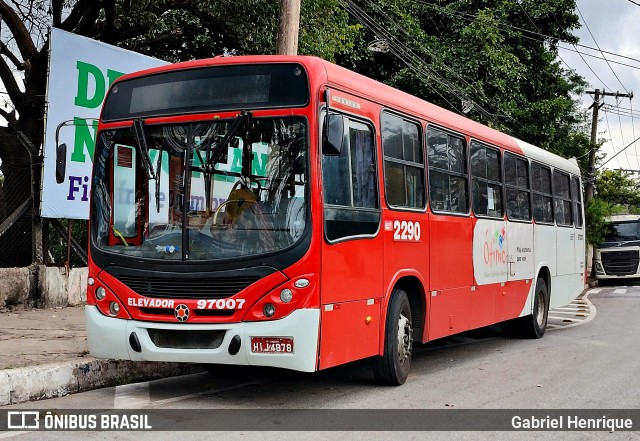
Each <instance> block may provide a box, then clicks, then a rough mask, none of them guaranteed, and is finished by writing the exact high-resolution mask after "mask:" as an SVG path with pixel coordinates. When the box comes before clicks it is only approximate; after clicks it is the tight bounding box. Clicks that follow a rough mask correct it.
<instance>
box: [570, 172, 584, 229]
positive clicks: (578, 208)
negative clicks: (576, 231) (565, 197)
mask: <svg viewBox="0 0 640 441" xmlns="http://www.w3.org/2000/svg"><path fill="white" fill-rule="evenodd" d="M571 200H572V202H573V219H574V222H575V224H576V227H577V228H582V187H581V186H580V179H578V178H577V177H574V178H573V179H571Z"/></svg>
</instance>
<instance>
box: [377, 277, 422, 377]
mask: <svg viewBox="0 0 640 441" xmlns="http://www.w3.org/2000/svg"><path fill="white" fill-rule="evenodd" d="M412 348H413V335H412V327H411V306H410V305H409V298H408V297H407V293H405V292H404V291H402V290H400V289H394V290H393V292H392V293H391V301H390V303H389V308H388V309H387V322H386V326H385V333H384V353H383V355H382V356H379V357H375V358H374V359H373V374H374V376H375V378H376V380H377V381H378V382H379V383H381V384H386V385H390V386H399V385H401V384H404V382H405V381H406V380H407V377H408V376H409V368H410V367H411V351H412Z"/></svg>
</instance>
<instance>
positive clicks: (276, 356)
mask: <svg viewBox="0 0 640 441" xmlns="http://www.w3.org/2000/svg"><path fill="white" fill-rule="evenodd" d="M85 318H86V323H87V334H88V341H89V351H90V352H91V355H92V356H94V357H97V358H113V359H119V360H134V361H163V362H188V363H213V364H235V365H256V366H273V367H280V368H286V369H293V370H297V371H303V372H313V371H315V370H316V366H317V359H318V357H317V350H318V333H319V325H320V310H319V309H298V310H296V311H294V312H292V313H291V314H289V315H288V316H287V317H284V318H282V319H279V320H271V321H264V322H241V323H219V324H189V323H184V324H183V323H155V322H144V321H138V320H123V319H117V318H113V317H106V316H104V315H102V313H100V311H98V308H97V307H95V306H93V305H87V306H85ZM180 331H187V332H180ZM198 331H202V332H200V333H199V332H198ZM150 334H151V335H153V336H154V340H155V342H156V343H154V341H153V340H152V338H151V335H150ZM185 334H190V335H192V336H193V338H192V339H190V338H189V337H186V336H185ZM132 335H133V337H132ZM203 335H206V337H205V338H202V337H203ZM252 337H262V338H263V339H264V338H267V339H268V338H275V339H277V338H287V339H293V348H292V349H293V350H292V352H290V353H283V352H278V353H269V352H254V351H253V350H252V347H251V343H252V342H251V338H252ZM234 339H235V342H233V340H234ZM193 340H197V341H198V343H194V342H193ZM238 341H239V342H240V346H239V348H237V343H238ZM212 342H213V343H212ZM181 346H182V347H181ZM184 346H190V347H189V348H184ZM211 346H213V348H212V347H211ZM196 347H197V348H196ZM265 349H266V350H268V348H264V347H262V350H263V351H264V350H265ZM232 354H233V355H232Z"/></svg>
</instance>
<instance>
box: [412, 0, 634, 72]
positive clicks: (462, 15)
mask: <svg viewBox="0 0 640 441" xmlns="http://www.w3.org/2000/svg"><path fill="white" fill-rule="evenodd" d="M416 2H417V3H420V4H422V5H425V6H427V7H430V8H433V9H439V10H441V11H442V12H444V13H446V14H449V15H454V16H458V17H459V18H462V19H463V20H467V21H475V20H476V19H477V18H478V17H477V16H476V15H473V14H468V13H465V12H460V11H454V10H451V9H448V8H446V7H444V6H440V5H436V4H434V3H430V2H428V1H427V0H416ZM493 22H494V23H497V24H500V25H501V26H494V28H496V29H502V30H516V31H520V32H524V33H526V34H531V35H534V36H537V37H542V38H533V37H529V36H526V35H522V37H523V38H527V39H531V40H536V41H545V40H554V41H558V42H561V43H567V44H574V45H575V46H577V47H581V48H585V49H589V50H592V51H596V52H600V53H601V54H603V56H604V54H606V55H612V56H615V57H620V58H625V59H627V60H631V61H635V62H637V63H640V59H638V58H634V57H629V56H627V55H621V54H617V53H615V52H610V51H606V50H603V49H600V48H594V47H591V46H587V45H584V44H581V43H571V42H569V41H566V40H563V39H561V38H558V37H554V36H551V35H547V34H543V33H541V32H534V31H532V30H530V29H526V28H521V27H518V26H514V25H511V24H509V23H505V22H502V21H498V20H494V21H493ZM558 47H559V48H561V49H568V48H565V47H561V46H558ZM581 53H582V54H583V55H589V54H586V53H584V52H581ZM589 56H592V57H594V58H598V59H601V60H607V59H606V58H603V57H597V56H594V55H589ZM607 61H609V62H611V63H616V64H623V63H620V62H617V61H615V60H607ZM623 65H624V64H623ZM629 67H635V66H629ZM635 68H636V69H640V67H635Z"/></svg>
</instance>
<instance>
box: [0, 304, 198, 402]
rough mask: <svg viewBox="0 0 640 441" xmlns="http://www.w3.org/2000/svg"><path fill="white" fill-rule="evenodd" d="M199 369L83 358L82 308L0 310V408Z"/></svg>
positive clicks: (84, 332) (195, 366)
mask: <svg viewBox="0 0 640 441" xmlns="http://www.w3.org/2000/svg"><path fill="white" fill-rule="evenodd" d="M199 370H200V369H199V367H198V366H197V365H193V364H181V363H141V362H135V363H134V362H130V361H122V360H101V359H96V358H93V357H91V356H89V348H88V345H87V333H86V330H85V325H84V308H83V307H67V308H59V309H31V310H23V309H16V310H13V311H0V406H2V405H6V404H16V403H21V402H25V401H31V400H37V399H42V398H52V397H59V396H64V395H67V394H70V393H76V392H84V391H87V390H92V389H97V388H100V387H107V386H114V385H117V384H126V383H131V382H135V381H143V380H146V379H152V378H162V377H168V376H173V375H181V374H185V373H192V372H197V371H199Z"/></svg>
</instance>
